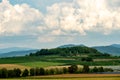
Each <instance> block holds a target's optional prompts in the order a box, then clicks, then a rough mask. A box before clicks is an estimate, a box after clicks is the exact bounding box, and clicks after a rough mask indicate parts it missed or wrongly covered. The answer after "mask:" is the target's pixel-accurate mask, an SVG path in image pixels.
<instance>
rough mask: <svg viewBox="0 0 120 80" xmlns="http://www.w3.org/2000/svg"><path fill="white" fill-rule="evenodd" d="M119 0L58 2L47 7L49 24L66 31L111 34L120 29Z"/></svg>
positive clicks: (51, 26)
mask: <svg viewBox="0 0 120 80" xmlns="http://www.w3.org/2000/svg"><path fill="white" fill-rule="evenodd" d="M117 2H119V1H118V0H115V1H114V0H110V1H109V0H108V1H107V0H74V1H73V2H72V3H56V4H53V5H52V6H49V7H47V10H48V14H47V18H46V19H47V20H45V22H47V21H49V22H47V23H46V24H47V26H48V27H49V28H50V29H56V28H57V29H60V30H61V31H64V32H66V33H69V34H70V33H71V32H72V34H73V32H75V33H79V34H82V35H85V34H87V33H86V32H88V31H96V32H102V33H104V34H109V33H110V32H112V31H114V30H120V14H119V13H120V7H119V6H117V7H116V8H115V9H114V8H113V7H112V6H111V4H110V3H112V4H113V3H114V6H115V5H117V4H116V3H117Z"/></svg>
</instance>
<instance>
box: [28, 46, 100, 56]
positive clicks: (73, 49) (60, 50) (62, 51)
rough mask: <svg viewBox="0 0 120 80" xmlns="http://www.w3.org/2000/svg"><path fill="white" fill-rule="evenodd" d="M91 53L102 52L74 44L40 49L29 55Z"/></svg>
mask: <svg viewBox="0 0 120 80" xmlns="http://www.w3.org/2000/svg"><path fill="white" fill-rule="evenodd" d="M82 54H84V55H90V54H91V55H93V54H95V55H96V54H102V53H100V52H99V51H97V50H96V49H93V48H89V47H85V46H76V47H66V48H53V49H41V50H40V51H37V52H36V53H31V54H30V56H41V55H60V56H80V55H82Z"/></svg>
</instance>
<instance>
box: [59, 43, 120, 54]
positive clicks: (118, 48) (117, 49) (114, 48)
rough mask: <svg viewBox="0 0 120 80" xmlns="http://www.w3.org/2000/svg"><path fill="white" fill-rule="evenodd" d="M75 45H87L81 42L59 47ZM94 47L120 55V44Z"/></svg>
mask: <svg viewBox="0 0 120 80" xmlns="http://www.w3.org/2000/svg"><path fill="white" fill-rule="evenodd" d="M75 46H85V45H83V44H80V45H75V44H68V45H62V46H59V48H66V47H75ZM92 48H94V49H97V50H98V51H100V52H102V53H109V54H111V55H118V56H120V44H112V45H109V46H95V47H92Z"/></svg>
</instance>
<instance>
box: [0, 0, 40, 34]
mask: <svg viewBox="0 0 120 80" xmlns="http://www.w3.org/2000/svg"><path fill="white" fill-rule="evenodd" d="M41 18H42V14H41V13H40V12H39V11H38V10H37V9H34V8H31V7H30V6H29V5H27V4H21V5H19V4H16V5H14V6H13V5H11V4H10V3H9V1H8V0H3V1H2V2H1V3H0V35H14V34H15V35H17V34H21V33H22V34H23V32H25V33H26V32H27V33H28V32H29V31H30V32H31V31H32V30H33V29H34V28H35V27H36V26H37V25H40V21H41ZM32 32H33V31H32Z"/></svg>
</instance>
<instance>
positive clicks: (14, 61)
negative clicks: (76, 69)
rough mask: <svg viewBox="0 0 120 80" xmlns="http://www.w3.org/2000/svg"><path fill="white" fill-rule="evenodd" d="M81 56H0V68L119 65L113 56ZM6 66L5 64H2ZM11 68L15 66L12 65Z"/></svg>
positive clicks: (119, 61) (118, 61)
mask: <svg viewBox="0 0 120 80" xmlns="http://www.w3.org/2000/svg"><path fill="white" fill-rule="evenodd" d="M80 59H81V57H63V56H55V55H51V56H32V57H31V56H24V57H11V58H0V65H1V66H0V68H2V65H5V64H11V65H17V66H22V68H23V67H24V68H29V67H50V66H66V65H71V64H77V65H84V64H87V65H89V66H115V65H116V66H118V65H120V60H119V59H118V58H114V59H113V60H111V59H110V58H108V59H103V58H101V59H100V58H99V59H96V58H95V59H93V60H94V61H92V62H84V61H80ZM3 67H6V68H8V67H7V66H3ZM13 68H16V67H15V66H13ZM20 68H21V67H20Z"/></svg>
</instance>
